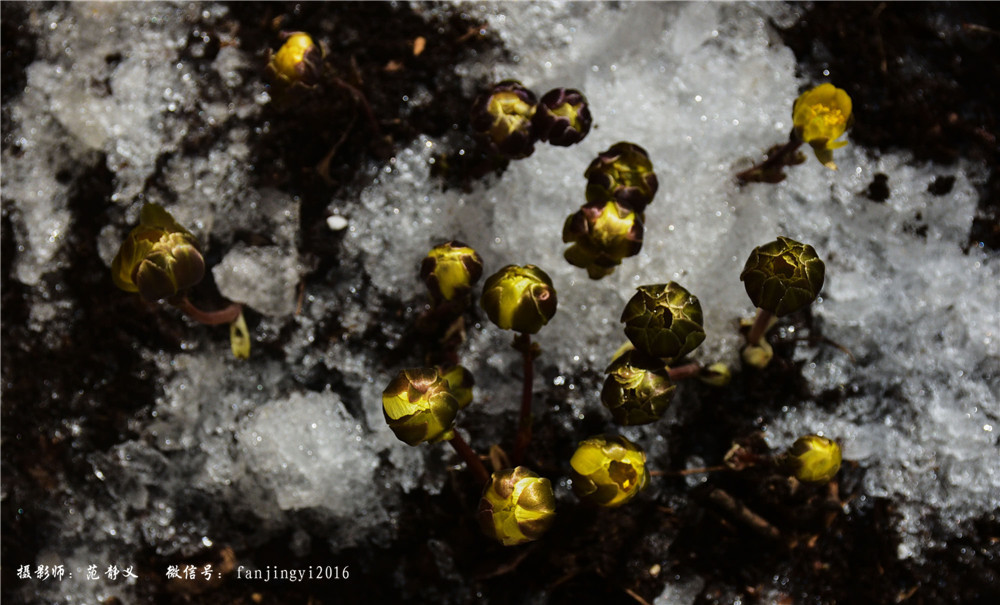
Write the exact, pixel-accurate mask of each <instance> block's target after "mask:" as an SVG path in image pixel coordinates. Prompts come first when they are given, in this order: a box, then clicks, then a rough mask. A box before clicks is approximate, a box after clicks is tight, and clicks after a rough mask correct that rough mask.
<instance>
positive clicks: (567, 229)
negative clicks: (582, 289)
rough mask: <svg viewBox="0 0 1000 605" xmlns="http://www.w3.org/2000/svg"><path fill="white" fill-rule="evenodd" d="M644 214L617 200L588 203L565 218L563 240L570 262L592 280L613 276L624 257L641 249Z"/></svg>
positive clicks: (566, 255)
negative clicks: (569, 243)
mask: <svg viewBox="0 0 1000 605" xmlns="http://www.w3.org/2000/svg"><path fill="white" fill-rule="evenodd" d="M642 232H643V216H642V214H641V213H639V212H635V211H634V210H631V209H630V208H628V207H627V206H624V205H622V204H620V203H618V202H615V201H608V202H606V203H603V204H586V205H584V206H583V207H582V208H580V210H579V211H577V213H576V214H573V215H571V216H570V217H569V218H567V219H566V224H565V225H564V226H563V241H564V242H572V243H573V245H572V246H570V247H569V248H568V249H567V250H566V253H565V257H566V260H568V261H569V262H570V264H571V265H575V266H577V267H582V268H584V269H586V270H587V275H589V276H590V278H591V279H600V278H602V277H604V276H606V275H610V274H611V273H612V272H613V271H614V270H615V267H617V266H618V265H620V264H621V262H622V259H624V258H627V257H629V256H635V255H636V254H638V253H639V250H641V249H642Z"/></svg>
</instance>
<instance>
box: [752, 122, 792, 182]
mask: <svg viewBox="0 0 1000 605" xmlns="http://www.w3.org/2000/svg"><path fill="white" fill-rule="evenodd" d="M802 143H803V141H802V140H801V139H799V138H798V137H797V136H795V135H794V134H793V135H792V137H791V138H790V139H789V140H788V142H787V143H785V144H784V145H782V146H781V148H780V149H778V150H777V151H775V152H774V153H772V154H770V155H769V156H767V159H766V160H764V161H763V162H761V163H760V164H757V165H755V166H753V167H751V168H748V169H747V170H744V171H743V172H741V173H739V174H737V175H736V178H737V179H739V181H740V182H741V183H745V182H747V181H752V180H754V179H753V176H754V175H760V174H767V173H768V172H769V171H771V170H774V169H775V168H778V169H779V170H780V168H781V167H782V166H785V165H787V164H786V162H785V159H786V158H787V157H788V156H789V155H791V154H793V153H795V152H796V151H798V149H799V147H801V146H802ZM781 178H784V177H781Z"/></svg>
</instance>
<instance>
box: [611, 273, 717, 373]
mask: <svg viewBox="0 0 1000 605" xmlns="http://www.w3.org/2000/svg"><path fill="white" fill-rule="evenodd" d="M621 321H622V322H623V323H624V324H625V336H627V337H628V339H629V340H630V341H632V344H633V345H634V346H635V348H636V349H638V350H640V351H642V352H643V353H646V354H647V355H652V356H653V357H659V358H661V359H668V360H673V359H679V358H681V357H683V356H684V355H687V354H688V353H690V352H691V351H693V350H695V348H697V347H698V345H700V344H701V341H703V340H705V329H704V328H703V327H702V325H703V320H702V315H701V303H699V302H698V298H697V297H696V296H694V295H693V294H691V293H690V292H688V291H687V290H685V289H684V288H683V287H682V286H680V285H679V284H677V283H675V282H670V283H667V284H656V285H651V286H639V288H638V289H637V291H636V293H635V296H633V297H632V298H631V300H629V301H628V303H626V305H625V311H624V312H622V318H621Z"/></svg>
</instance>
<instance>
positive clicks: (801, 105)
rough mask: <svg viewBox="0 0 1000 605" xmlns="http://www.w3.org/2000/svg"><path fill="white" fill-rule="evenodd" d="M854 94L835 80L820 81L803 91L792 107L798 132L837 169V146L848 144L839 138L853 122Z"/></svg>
mask: <svg viewBox="0 0 1000 605" xmlns="http://www.w3.org/2000/svg"><path fill="white" fill-rule="evenodd" d="M851 109H852V108H851V97H850V96H848V94H847V93H846V92H844V91H843V90H841V89H839V88H837V87H835V86H834V85H833V84H829V83H827V84H820V85H819V86H817V87H816V88H813V89H811V90H807V91H806V92H804V93H802V94H801V95H799V98H798V99H796V100H795V105H794V106H793V107H792V124H793V125H794V127H795V135H796V136H797V137H799V139H801V140H803V141H805V142H806V143H809V145H811V146H812V148H813V151H815V152H816V159H818V160H819V161H820V162H821V163H822V164H823V165H824V166H826V167H827V168H830V169H832V170H836V169H837V165H836V164H834V163H833V150H834V149H837V148H840V147H843V146H844V145H847V141H835V140H834V139H836V138H838V137H840V136H841V135H842V134H844V131H846V130H847V127H848V126H850V124H851V119H852V115H851Z"/></svg>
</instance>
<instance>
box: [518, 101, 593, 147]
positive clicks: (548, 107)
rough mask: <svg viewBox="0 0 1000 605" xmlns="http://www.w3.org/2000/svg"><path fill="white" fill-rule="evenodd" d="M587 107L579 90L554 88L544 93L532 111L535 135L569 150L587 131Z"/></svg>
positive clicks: (590, 120) (588, 116) (588, 112)
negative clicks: (533, 111)
mask: <svg viewBox="0 0 1000 605" xmlns="http://www.w3.org/2000/svg"><path fill="white" fill-rule="evenodd" d="M592 121H593V120H592V119H591V117H590V108H589V107H588V106H587V99H586V98H585V97H584V96H583V93H581V92H580V91H579V90H573V89H571V88H570V89H567V88H555V89H553V90H550V91H549V92H547V93H545V94H544V95H543V96H542V98H541V100H540V101H539V102H538V110H537V111H536V112H535V117H534V120H533V122H534V128H535V134H536V135H537V136H538V138H539V139H541V140H542V141H548V142H549V143H551V144H553V145H558V146H559V147H569V146H570V145H573V144H575V143H579V142H580V141H582V140H583V138H584V137H585V136H587V133H588V132H590V124H591V122H592Z"/></svg>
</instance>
